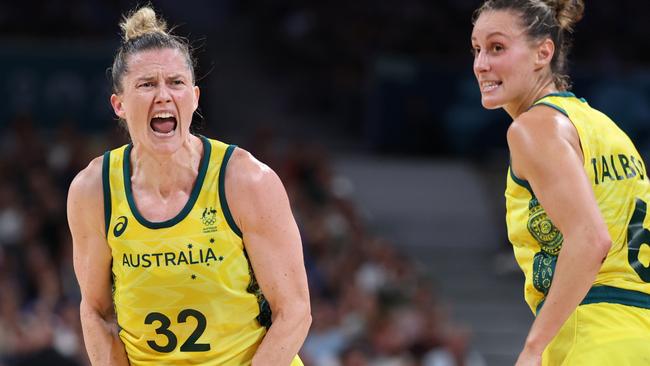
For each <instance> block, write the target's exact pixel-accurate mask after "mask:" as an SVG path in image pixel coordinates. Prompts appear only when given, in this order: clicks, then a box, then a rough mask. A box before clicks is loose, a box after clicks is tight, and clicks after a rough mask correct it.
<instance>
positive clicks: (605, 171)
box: [600, 156, 614, 182]
mask: <svg viewBox="0 0 650 366" xmlns="http://www.w3.org/2000/svg"><path fill="white" fill-rule="evenodd" d="M600 164H601V166H602V167H603V169H602V170H603V175H602V178H601V180H600V181H601V182H604V181H605V177H608V178H609V180H614V178H613V177H612V175H611V174H610V173H609V166H608V165H607V159H606V158H605V157H604V156H601V157H600Z"/></svg>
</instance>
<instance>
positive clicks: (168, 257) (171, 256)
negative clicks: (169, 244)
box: [165, 252, 176, 266]
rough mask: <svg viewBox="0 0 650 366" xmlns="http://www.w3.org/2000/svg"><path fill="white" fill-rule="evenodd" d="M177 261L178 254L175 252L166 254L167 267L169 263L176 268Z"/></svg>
mask: <svg viewBox="0 0 650 366" xmlns="http://www.w3.org/2000/svg"><path fill="white" fill-rule="evenodd" d="M175 259H176V254H174V253H173V252H165V265H166V266H169V263H171V264H172V266H175V265H176V263H174V260H175Z"/></svg>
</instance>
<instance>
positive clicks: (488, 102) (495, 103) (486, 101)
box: [481, 95, 503, 109]
mask: <svg viewBox="0 0 650 366" xmlns="http://www.w3.org/2000/svg"><path fill="white" fill-rule="evenodd" d="M481 104H482V105H483V108H485V109H497V108H501V106H502V105H503V103H501V101H500V100H497V99H496V98H493V97H491V96H485V95H483V96H481Z"/></svg>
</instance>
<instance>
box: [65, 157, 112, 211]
mask: <svg viewBox="0 0 650 366" xmlns="http://www.w3.org/2000/svg"><path fill="white" fill-rule="evenodd" d="M103 164H104V156H98V157H96V158H94V159H93V160H92V161H91V162H90V163H89V164H88V166H87V167H85V168H84V169H82V170H81V171H80V172H79V173H77V175H76V176H75V177H74V179H73V180H72V183H70V189H69V191H68V199H69V200H70V199H72V198H77V199H80V200H82V202H85V204H84V205H86V204H93V203H96V202H100V201H101V198H102V194H103V181H102V167H103Z"/></svg>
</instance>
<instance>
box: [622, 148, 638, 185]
mask: <svg viewBox="0 0 650 366" xmlns="http://www.w3.org/2000/svg"><path fill="white" fill-rule="evenodd" d="M618 160H619V161H620V162H621V166H622V167H623V173H624V174H625V176H626V177H627V178H628V179H629V178H634V177H636V170H634V168H633V167H631V166H630V161H629V160H628V159H627V156H625V155H623V154H618Z"/></svg>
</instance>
